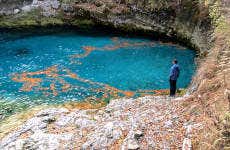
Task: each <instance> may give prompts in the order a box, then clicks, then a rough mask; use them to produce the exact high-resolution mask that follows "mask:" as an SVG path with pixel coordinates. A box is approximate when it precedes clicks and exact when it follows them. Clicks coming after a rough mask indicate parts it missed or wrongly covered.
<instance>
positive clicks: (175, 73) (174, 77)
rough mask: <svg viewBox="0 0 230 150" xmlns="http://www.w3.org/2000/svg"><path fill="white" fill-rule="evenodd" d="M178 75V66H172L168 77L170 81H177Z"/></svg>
mask: <svg viewBox="0 0 230 150" xmlns="http://www.w3.org/2000/svg"><path fill="white" fill-rule="evenodd" d="M179 75H180V68H179V65H177V64H174V65H173V66H172V67H171V69H170V75H169V78H170V80H177V78H178V77H179Z"/></svg>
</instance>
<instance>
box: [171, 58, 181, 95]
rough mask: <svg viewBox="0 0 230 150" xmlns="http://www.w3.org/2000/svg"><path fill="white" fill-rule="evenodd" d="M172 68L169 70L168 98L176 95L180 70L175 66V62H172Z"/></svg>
mask: <svg viewBox="0 0 230 150" xmlns="http://www.w3.org/2000/svg"><path fill="white" fill-rule="evenodd" d="M172 63H173V66H172V67H171V69H170V75H169V83H170V96H175V94H176V82H177V78H178V77H179V74H180V68H179V65H178V64H177V63H178V62H177V60H176V59H174V60H173V62H172Z"/></svg>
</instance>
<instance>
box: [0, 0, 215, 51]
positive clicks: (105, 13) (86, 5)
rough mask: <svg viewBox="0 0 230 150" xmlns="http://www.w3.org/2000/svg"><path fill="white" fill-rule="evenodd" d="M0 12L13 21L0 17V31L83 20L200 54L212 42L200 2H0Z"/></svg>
mask: <svg viewBox="0 0 230 150" xmlns="http://www.w3.org/2000/svg"><path fill="white" fill-rule="evenodd" d="M0 8H1V9H0V10H1V11H0V15H3V16H9V15H14V16H15V17H13V18H15V19H16V20H15V22H14V23H13V24H12V23H10V22H12V20H13V18H12V17H10V18H7V19H6V18H5V17H3V18H2V19H0V27H12V26H14V27H17V26H18V25H19V26H23V23H22V22H20V23H18V24H17V22H18V18H21V19H20V20H23V19H25V20H28V19H29V20H32V21H30V22H29V23H28V22H26V25H48V24H53V25H55V24H68V25H74V26H85V25H82V24H81V20H82V19H83V20H91V21H93V22H94V23H100V24H101V25H108V24H110V25H111V26H113V27H117V28H119V29H123V30H124V31H133V30H146V31H154V32H157V33H160V34H164V35H167V36H169V37H173V38H175V37H176V38H177V39H178V40H179V41H181V42H182V41H183V42H184V43H187V44H188V43H190V46H192V47H194V48H196V49H198V50H201V51H202V52H204V51H207V50H208V49H209V47H210V46H211V45H210V43H211V42H210V41H211V40H212V38H211V37H210V36H211V33H212V32H211V31H212V27H211V19H210V18H209V14H208V8H207V6H205V3H204V2H202V1H200V2H192V1H190V0H183V1H178V0H172V1H166V0H165V1H157V0H145V1H128V0H123V1H117V0H109V1H104V0H91V1H83V0H80V1H71V0H70V1H60V0H42V1H41V0H33V1H32V0H27V1H20V0H14V1H11V2H5V1H4V2H3V1H2V2H0ZM201 8H202V9H201ZM35 10H36V11H35ZM201 11H202V12H201ZM30 12H33V13H30ZM28 13H29V17H28ZM33 15H34V17H33ZM47 17H48V18H47ZM41 18H45V20H46V22H44V21H43V22H42V20H41ZM49 20H52V21H49ZM8 21H9V23H4V22H8Z"/></svg>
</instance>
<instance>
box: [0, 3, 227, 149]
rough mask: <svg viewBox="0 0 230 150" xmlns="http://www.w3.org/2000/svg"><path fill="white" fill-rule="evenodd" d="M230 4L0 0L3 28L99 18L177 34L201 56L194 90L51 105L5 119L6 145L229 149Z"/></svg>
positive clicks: (97, 21) (131, 29)
mask: <svg viewBox="0 0 230 150" xmlns="http://www.w3.org/2000/svg"><path fill="white" fill-rule="evenodd" d="M229 7H230V3H229V1H227V0H216V1H214V0H213V1H212V0H199V1H198V0H193V1H192V0H161V1H159V0H143V1H138V0H60V1H58V0H43V1H38V0H33V1H32V0H24V1H23V0H14V1H10V2H9V1H5V0H1V1H0V8H1V11H0V15H1V16H0V27H1V28H2V29H3V28H4V29H6V28H11V29H15V28H16V29H20V28H29V27H33V28H36V27H40V26H43V27H49V26H57V25H60V26H63V25H68V26H74V27H76V28H82V27H87V28H88V27H92V26H98V25H99V26H104V27H109V28H116V29H117V30H122V31H126V32H127V33H135V32H144V33H146V34H148V35H150V36H156V35H157V36H161V37H167V38H169V39H176V41H178V42H180V43H182V44H186V45H188V46H191V47H193V48H194V49H196V50H197V51H198V54H199V56H200V61H199V68H198V70H197V74H196V75H195V77H194V79H193V82H192V84H191V86H190V88H189V91H190V95H189V96H186V97H181V98H179V99H176V100H175V101H173V102H171V101H170V100H169V99H168V98H166V97H147V98H140V99H138V100H136V101H135V103H134V102H133V99H122V100H120V101H119V100H118V101H117V100H116V101H113V102H112V103H111V104H109V105H108V106H106V108H101V111H99V110H81V111H79V110H78V109H77V108H74V109H73V108H71V109H70V108H69V107H68V108H69V109H68V110H65V111H63V109H58V110H53V109H51V110H49V109H48V110H47V111H48V112H46V111H45V112H46V113H44V111H41V112H40V113H38V114H36V115H34V114H32V115H31V117H30V118H32V119H30V120H27V121H26V120H24V121H22V122H21V123H20V124H21V126H19V125H18V124H16V125H15V126H17V127H18V126H19V127H18V128H19V129H16V130H15V129H14V127H15V126H13V127H12V126H11V127H10V128H9V127H8V128H7V127H6V126H2V127H1V130H2V131H1V132H2V133H4V135H5V134H7V135H8V136H4V138H2V141H1V145H2V148H5V149H9V148H19V149H23V148H37V149H39V148H40V149H43V148H49V147H51V148H54V149H55V148H56V149H58V148H59V149H60V148H63V146H64V148H66V149H68V148H69V149H71V147H69V146H71V145H74V147H73V148H77V149H80V148H82V149H87V148H94V149H102V148H104V149H122V148H123V149H138V148H141V149H151V148H152V149H154V148H155V149H169V148H170V149H181V148H183V149H191V146H193V149H213V148H218V149H219V148H224V147H228V148H229V145H228V144H229V126H230V123H229V120H230V117H229V116H230V115H229V99H230V92H229V89H230V87H229V86H230V84H229V81H228V79H229V78H230V77H229V75H230V69H229V67H230V64H229V62H230V60H229V59H230V57H229V56H230V55H229V53H230V17H229V16H230V15H229V14H230V13H229ZM149 33H150V34H149ZM153 33H154V34H153ZM159 100H160V101H162V102H163V105H162V103H160V102H159ZM156 101H157V102H158V103H156ZM136 106H139V107H136ZM171 108H173V109H171ZM53 112H55V113H53ZM32 116H33V117H32ZM92 116H93V117H92ZM102 116H103V117H102ZM151 116H155V118H151ZM133 117H134V118H133ZM19 118H20V117H19ZM156 118H158V119H156ZM33 119H34V120H36V121H33ZM31 120H32V121H31ZM60 120H61V121H60ZM63 120H67V121H63ZM79 120H80V121H79ZM9 121H12V120H11V119H8V120H6V121H5V122H8V123H9ZM66 122H69V124H63V123H66ZM146 127H147V128H146ZM3 130H4V132H3ZM12 131H14V132H12ZM73 133H74V135H73ZM75 135H77V136H75ZM94 137H95V138H94ZM53 139H55V140H54V141H53ZM66 141H68V142H69V143H68V144H67V145H65V144H63V142H64V143H65V142H66ZM76 141H79V143H77V142H76ZM151 142H152V143H151ZM57 145H58V147H56V146H57ZM17 146H18V147H17Z"/></svg>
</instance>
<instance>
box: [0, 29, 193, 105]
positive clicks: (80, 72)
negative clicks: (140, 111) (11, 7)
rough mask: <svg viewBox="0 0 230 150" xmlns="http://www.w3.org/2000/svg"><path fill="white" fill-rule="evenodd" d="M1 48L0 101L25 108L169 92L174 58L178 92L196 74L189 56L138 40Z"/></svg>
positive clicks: (51, 38) (45, 40) (35, 41)
mask: <svg viewBox="0 0 230 150" xmlns="http://www.w3.org/2000/svg"><path fill="white" fill-rule="evenodd" d="M2 39H4V36H3V37H2ZM0 48H1V53H0V58H1V61H0V71H1V73H0V85H1V86H0V95H1V97H2V98H3V99H6V100H7V101H12V100H14V101H17V102H19V103H29V105H36V104H37V103H39V104H42V103H63V102H67V101H79V100H83V99H86V98H93V99H95V100H100V99H109V98H118V97H123V96H126V97H136V96H143V95H148V94H154V93H159V92H160V91H158V90H159V89H167V88H168V74H169V68H170V66H171V60H172V59H174V58H177V59H178V60H179V62H180V66H181V76H180V79H179V83H178V86H179V87H181V88H183V87H186V86H187V85H188V84H189V82H190V80H191V77H192V74H193V72H194V70H195V65H194V60H193V59H194V56H195V53H194V52H193V51H192V50H188V49H186V48H181V47H179V46H178V45H173V44H169V43H167V44H166V43H160V42H155V41H151V40H149V39H144V38H137V37H135V38H134V37H129V38H128V37H126V38H125V37H113V36H110V35H102V34H101V35H97V36H95V35H93V34H92V35H83V34H77V33H56V34H50V35H39V36H36V35H33V36H26V37H21V38H16V39H10V38H9V36H7V39H5V40H2V41H1V42H0ZM163 92H164V91H163ZM38 101H39V102H38Z"/></svg>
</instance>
